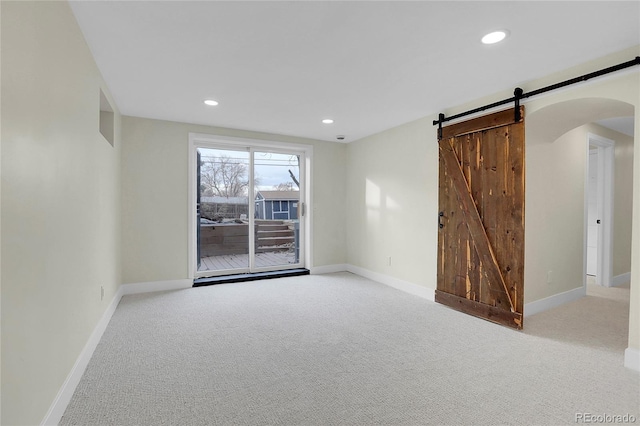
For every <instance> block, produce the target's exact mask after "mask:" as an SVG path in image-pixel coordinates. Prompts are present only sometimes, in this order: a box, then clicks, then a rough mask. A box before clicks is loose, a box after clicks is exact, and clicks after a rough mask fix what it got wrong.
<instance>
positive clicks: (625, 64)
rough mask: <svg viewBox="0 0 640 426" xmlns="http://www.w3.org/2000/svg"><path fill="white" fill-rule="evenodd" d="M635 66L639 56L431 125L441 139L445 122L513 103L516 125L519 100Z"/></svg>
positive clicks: (518, 92)
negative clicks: (436, 129)
mask: <svg viewBox="0 0 640 426" xmlns="http://www.w3.org/2000/svg"><path fill="white" fill-rule="evenodd" d="M636 65H640V56H636V57H635V58H634V59H632V60H630V61H627V62H623V63H621V64H618V65H614V66H611V67H608V68H603V69H601V70H598V71H594V72H591V73H588V74H584V75H581V76H579V77H575V78H571V79H569V80H565V81H562V82H560V83H556V84H552V85H550V86H545V87H542V88H540V89H537V90H532V91H531V92H527V93H524V92H523V90H522V89H521V88H519V87H517V88H516V89H515V90H514V92H513V95H514V96H513V97H511V98H508V99H503V100H501V101H498V102H494V103H492V104H487V105H483V106H481V107H478V108H474V109H470V110H468V111H465V112H461V113H459V114H455V115H452V116H449V117H445V115H444V114H442V113H440V114H438V119H437V120H433V125H434V126H436V125H437V126H438V140H440V139H442V125H443V124H444V123H446V122H447V121H451V120H455V119H457V118H461V117H465V116H467V115H471V114H475V113H478V112H482V111H486V110H488V109H491V108H495V107H498V106H501V105H506V104H510V103H511V102H515V105H516V110H515V122H516V123H517V122H519V121H520V119H521V118H522V117H521V116H520V111H519V110H520V108H519V106H520V100H521V99H526V98H530V97H532V96H536V95H539V94H541V93H545V92H549V91H551V90H556V89H561V88H563V87H566V86H570V85H572V84H576V83H582V82H584V81H587V80H589V79H592V78H595V77H600V76H603V75H606V74H610V73H612V72H616V71H620V70H623V69H625V68H629V67H633V66H636Z"/></svg>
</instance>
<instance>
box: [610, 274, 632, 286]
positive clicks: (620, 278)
mask: <svg viewBox="0 0 640 426" xmlns="http://www.w3.org/2000/svg"><path fill="white" fill-rule="evenodd" d="M628 282H631V272H627V273H625V274H620V275H616V276H615V277H613V278H611V287H618V286H621V285H623V284H626V283H628Z"/></svg>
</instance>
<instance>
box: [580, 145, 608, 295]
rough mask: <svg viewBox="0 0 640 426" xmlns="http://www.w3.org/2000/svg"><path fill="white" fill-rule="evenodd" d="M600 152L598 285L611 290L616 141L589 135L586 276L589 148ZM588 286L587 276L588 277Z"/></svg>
mask: <svg viewBox="0 0 640 426" xmlns="http://www.w3.org/2000/svg"><path fill="white" fill-rule="evenodd" d="M590 146H595V147H597V149H598V198H599V202H598V209H599V212H598V216H600V219H601V221H602V224H601V225H602V226H600V227H599V228H598V260H597V264H598V266H597V272H596V282H597V283H598V285H601V286H604V287H611V280H612V256H613V242H612V239H613V193H614V190H615V187H614V170H613V169H614V166H615V151H614V149H615V141H613V140H611V139H607V138H604V137H602V136H599V135H596V134H594V133H587V167H585V169H586V172H585V225H584V228H585V230H584V231H585V234H584V259H585V260H584V261H585V264H584V271H583V272H584V273H583V276H586V268H587V266H586V252H587V226H588V225H587V218H588V216H589V215H588V190H589V188H588V186H589V185H588V182H589V171H588V170H589V147H590ZM585 287H586V277H585Z"/></svg>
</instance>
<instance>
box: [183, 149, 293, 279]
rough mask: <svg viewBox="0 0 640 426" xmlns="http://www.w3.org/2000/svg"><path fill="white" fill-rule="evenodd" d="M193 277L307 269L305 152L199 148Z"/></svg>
mask: <svg viewBox="0 0 640 426" xmlns="http://www.w3.org/2000/svg"><path fill="white" fill-rule="evenodd" d="M194 149H195V150H196V154H197V155H196V156H194V157H193V158H195V159H196V160H195V161H198V164H197V167H195V170H196V174H197V176H196V179H195V182H196V183H197V188H195V190H196V191H197V194H196V197H195V200H196V202H195V220H196V222H197V223H196V229H195V231H196V238H195V239H196V253H197V255H196V265H194V268H195V274H194V276H195V277H203V276H216V275H227V274H235V273H246V272H262V271H275V270H284V269H291V268H300V267H304V253H303V250H304V244H303V242H304V238H305V235H304V226H301V224H302V223H303V220H304V202H303V200H304V153H303V152H294V151H286V150H284V151H283V150H279V149H278V150H271V149H264V148H258V147H253V146H247V147H227V146H221V145H215V144H202V145H199V146H198V145H195V146H194Z"/></svg>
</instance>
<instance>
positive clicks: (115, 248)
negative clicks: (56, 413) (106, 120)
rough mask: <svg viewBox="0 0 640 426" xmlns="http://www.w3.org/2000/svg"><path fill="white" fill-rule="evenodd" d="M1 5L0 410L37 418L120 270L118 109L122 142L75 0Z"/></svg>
mask: <svg viewBox="0 0 640 426" xmlns="http://www.w3.org/2000/svg"><path fill="white" fill-rule="evenodd" d="M0 7H1V8H2V18H1V19H2V22H1V27H2V109H1V111H2V117H1V119H2V134H1V138H2V193H1V194H2V213H1V215H2V243H1V246H2V254H3V259H2V260H3V262H2V384H1V386H2V388H1V393H2V420H1V422H2V424H6V425H18V424H29V425H33V424H39V423H40V422H41V421H42V420H43V418H44V416H45V414H46V413H47V410H48V409H49V407H50V405H51V404H52V402H53V401H54V398H55V396H56V394H57V392H58V391H59V389H60V388H61V386H62V384H63V382H64V380H65V379H66V377H67V375H68V374H69V372H70V371H71V368H72V367H73V365H74V363H75V361H76V359H77V358H78V355H79V354H80V352H81V350H82V348H83V347H84V345H85V344H86V343H87V341H88V339H89V336H90V334H91V332H92V331H93V329H94V328H95V326H96V324H97V323H98V321H99V319H100V318H101V316H102V315H103V313H104V312H105V310H106V308H107V306H108V304H109V302H111V300H112V299H113V297H114V295H115V293H116V291H117V289H118V286H119V284H120V282H121V280H120V238H119V236H120V178H119V172H120V137H119V131H120V129H119V126H120V116H119V114H118V113H117V110H116V114H115V122H116V132H115V148H114V147H112V146H111V145H110V144H109V143H107V142H106V141H105V140H104V139H103V137H102V136H101V135H100V133H99V105H100V89H101V88H102V89H103V91H105V93H108V91H107V89H106V87H105V86H104V82H103V80H102V78H101V76H100V73H99V72H98V69H97V67H96V65H95V63H94V61H93V58H92V56H91V54H90V52H89V49H88V47H87V46H86V44H85V41H84V39H83V36H82V34H81V32H80V30H79V28H78V26H77V25H76V22H75V18H74V17H73V15H72V13H71V10H70V8H69V5H68V4H67V3H66V2H38V3H36V2H2V3H1V6H0ZM111 102H112V103H113V101H111ZM113 106H114V108H115V104H113ZM100 287H104V290H105V297H104V300H102V301H101V300H100Z"/></svg>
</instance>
